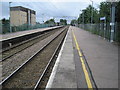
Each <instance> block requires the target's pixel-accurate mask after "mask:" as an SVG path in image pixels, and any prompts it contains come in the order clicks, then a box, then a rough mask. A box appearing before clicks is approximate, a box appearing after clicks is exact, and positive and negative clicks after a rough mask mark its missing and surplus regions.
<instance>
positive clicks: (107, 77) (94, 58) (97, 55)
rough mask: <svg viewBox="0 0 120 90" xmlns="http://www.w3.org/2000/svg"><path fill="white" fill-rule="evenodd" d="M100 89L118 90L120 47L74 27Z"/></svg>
mask: <svg viewBox="0 0 120 90" xmlns="http://www.w3.org/2000/svg"><path fill="white" fill-rule="evenodd" d="M72 29H73V31H74V33H75V35H76V38H77V41H78V43H79V45H80V47H81V49H82V50H83V53H84V55H85V57H86V59H87V62H88V64H89V66H90V69H91V71H92V74H93V77H94V79H95V82H96V84H97V87H98V88H118V46H116V45H114V44H112V43H110V42H108V41H106V40H103V38H100V37H98V36H97V35H93V34H91V33H89V32H87V31H84V30H82V29H79V28H76V27H72Z"/></svg>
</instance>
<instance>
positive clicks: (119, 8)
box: [115, 1, 120, 22]
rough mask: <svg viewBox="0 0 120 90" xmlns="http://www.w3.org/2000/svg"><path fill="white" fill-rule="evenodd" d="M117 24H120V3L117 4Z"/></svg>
mask: <svg viewBox="0 0 120 90" xmlns="http://www.w3.org/2000/svg"><path fill="white" fill-rule="evenodd" d="M115 16H116V22H120V1H119V2H118V3H117V4H116V15H115Z"/></svg>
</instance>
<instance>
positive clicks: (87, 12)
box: [77, 5, 99, 24]
mask: <svg viewBox="0 0 120 90" xmlns="http://www.w3.org/2000/svg"><path fill="white" fill-rule="evenodd" d="M92 12H93V19H92V22H93V23H99V13H98V11H97V10H96V9H95V8H94V7H92V6H91V5H89V6H88V7H87V8H86V9H84V10H82V13H81V14H80V16H79V18H78V19H77V21H78V24H80V23H84V24H86V23H91V15H92ZM83 20H84V21H83Z"/></svg>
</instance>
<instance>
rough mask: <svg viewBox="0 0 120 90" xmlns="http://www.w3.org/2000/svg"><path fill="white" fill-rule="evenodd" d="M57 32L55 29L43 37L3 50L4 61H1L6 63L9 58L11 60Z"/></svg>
mask: <svg viewBox="0 0 120 90" xmlns="http://www.w3.org/2000/svg"><path fill="white" fill-rule="evenodd" d="M57 30H59V29H55V30H52V31H49V32H46V33H43V34H42V35H39V36H37V37H34V38H31V39H29V40H26V41H23V42H21V43H19V44H16V45H14V46H12V47H11V48H8V49H6V50H3V52H1V53H2V59H1V60H0V61H4V60H6V59H8V58H10V57H11V56H13V55H15V54H17V53H19V52H20V51H22V50H24V49H26V48H28V47H30V46H32V45H33V44H35V43H37V42H38V41H40V40H43V39H44V38H46V37H48V36H50V35H52V34H54V33H55V32H56V31H57Z"/></svg>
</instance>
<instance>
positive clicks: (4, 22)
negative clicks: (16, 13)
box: [0, 18, 10, 33]
mask: <svg viewBox="0 0 120 90" xmlns="http://www.w3.org/2000/svg"><path fill="white" fill-rule="evenodd" d="M1 21H2V31H0V32H1V33H7V32H9V29H10V21H9V20H8V19H5V18H3V19H2V20H1Z"/></svg>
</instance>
